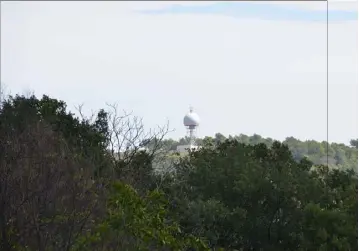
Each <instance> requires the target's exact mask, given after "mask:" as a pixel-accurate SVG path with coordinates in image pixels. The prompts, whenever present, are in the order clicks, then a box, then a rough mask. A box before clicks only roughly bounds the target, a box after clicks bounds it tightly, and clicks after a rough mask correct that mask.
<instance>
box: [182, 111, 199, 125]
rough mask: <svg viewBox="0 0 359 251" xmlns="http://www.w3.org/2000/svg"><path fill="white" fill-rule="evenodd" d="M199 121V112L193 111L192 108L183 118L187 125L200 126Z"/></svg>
mask: <svg viewBox="0 0 359 251" xmlns="http://www.w3.org/2000/svg"><path fill="white" fill-rule="evenodd" d="M199 122H200V119H199V116H198V115H197V113H195V112H193V110H192V109H191V110H190V112H189V113H187V114H186V116H184V118H183V124H184V125H185V126H198V125H199Z"/></svg>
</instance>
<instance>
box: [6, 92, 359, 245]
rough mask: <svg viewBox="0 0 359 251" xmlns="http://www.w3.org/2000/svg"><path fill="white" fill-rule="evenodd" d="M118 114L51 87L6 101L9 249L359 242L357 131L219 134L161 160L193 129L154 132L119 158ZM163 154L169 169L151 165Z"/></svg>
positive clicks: (121, 129)
mask: <svg viewBox="0 0 359 251" xmlns="http://www.w3.org/2000/svg"><path fill="white" fill-rule="evenodd" d="M111 118H112V119H111ZM113 121H116V119H114V117H113V116H112V117H111V116H110V115H109V114H108V113H107V112H105V110H100V111H99V112H98V113H97V116H96V117H95V119H94V120H88V119H84V118H82V119H79V118H76V117H75V116H74V114H72V113H70V112H67V111H66V104H65V103H64V102H63V101H59V100H56V99H52V98H49V97H48V96H43V97H42V98H41V99H37V98H36V97H34V96H32V97H30V98H25V97H24V96H15V97H10V98H9V99H7V100H5V101H4V103H3V105H2V107H1V109H0V122H1V123H0V129H1V130H0V171H1V174H2V175H1V176H0V181H1V183H0V194H1V196H0V238H1V239H0V249H1V250H31V251H35V250H40V251H47V250H51V251H52V250H53V251H57V250H59V251H60V250H61V251H62V250H68V251H69V250H72V251H80V250H98V251H104V250H110V251H111V250H113V251H115V250H116V251H117V250H133V251H137V250H163V251H165V250H179V251H180V250H266V251H267V250H268V251H279V250H300V251H316V250H323V251H324V250H337V251H351V250H357V222H358V211H357V208H358V199H357V191H358V186H357V173H356V172H357V158H358V149H357V146H358V144H357V140H352V141H351V142H350V146H346V145H344V144H336V143H332V144H327V142H316V141H313V140H311V141H306V142H302V141H300V140H298V139H295V138H293V137H288V138H287V139H286V140H285V141H284V142H282V143H281V142H278V141H274V140H273V139H271V138H263V137H261V136H260V135H256V134H255V135H253V136H247V135H243V134H241V135H238V136H229V138H228V139H227V138H226V137H225V136H224V135H223V134H220V133H217V134H216V135H215V137H214V138H212V137H205V138H203V139H197V143H198V144H200V145H201V146H202V148H201V149H200V150H199V151H194V152H190V153H189V154H187V155H180V154H176V153H175V152H172V153H171V154H169V156H168V158H167V159H161V158H159V156H156V155H155V154H154V153H155V151H152V150H154V149H156V147H158V146H160V147H161V148H162V149H164V150H168V151H173V150H175V149H176V147H177V146H178V145H179V144H187V143H188V138H183V139H180V140H179V141H175V140H171V139H167V140H161V139H162V137H147V136H146V137H145V139H144V140H141V139H138V138H135V141H136V142H140V143H139V146H141V147H146V148H147V149H150V150H149V151H147V152H146V151H132V150H131V151H127V152H125V153H123V152H121V153H118V154H117V157H118V158H115V157H114V155H113V154H114V152H113V151H111V150H113V149H110V146H111V145H112V143H113V142H112V141H111V140H112V139H113V138H112V137H113V135H115V136H116V135H117V134H118V133H120V132H121V131H126V130H124V129H123V128H118V130H117V131H115V130H113V128H112V129H111V122H113ZM118 124H121V123H118ZM124 124H126V122H124ZM135 124H136V123H135ZM134 128H137V127H134ZM140 128H142V127H140ZM125 136H126V135H125ZM155 161H157V162H156V165H158V164H163V165H171V167H172V166H173V169H171V172H167V173H166V172H162V173H161V172H154V171H155V170H154V163H155ZM166 161H167V162H166ZM159 162H160V163H159Z"/></svg>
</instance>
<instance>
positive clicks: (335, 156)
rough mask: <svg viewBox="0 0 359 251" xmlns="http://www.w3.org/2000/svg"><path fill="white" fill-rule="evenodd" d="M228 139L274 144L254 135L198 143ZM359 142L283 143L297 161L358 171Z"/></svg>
mask: <svg viewBox="0 0 359 251" xmlns="http://www.w3.org/2000/svg"><path fill="white" fill-rule="evenodd" d="M226 139H230V140H237V141H238V142H240V143H244V144H249V145H256V144H260V143H263V144H265V145H266V146H271V145H272V144H273V142H274V140H273V139H271V138H263V137H261V136H260V135H257V134H254V135H252V136H248V135H244V134H240V135H235V136H232V135H230V136H229V137H228V138H226V137H225V136H224V135H223V134H220V133H216V134H215V136H214V138H212V137H204V138H203V139H201V138H198V139H197V140H196V143H197V144H198V145H201V146H205V145H213V146H215V145H218V144H221V143H223V142H224V141H225V140H226ZM167 142H171V144H168V143H167V149H171V150H175V149H176V147H177V145H181V144H185V143H186V142H187V141H186V139H185V138H182V139H180V140H179V141H175V140H172V139H171V140H168V141H167ZM357 142H358V141H357V140H351V141H350V146H351V147H349V146H346V145H344V144H337V143H331V144H328V143H327V142H325V141H323V142H317V141H314V140H308V141H300V140H298V139H296V138H294V137H288V138H286V139H285V140H284V141H283V143H284V144H286V145H288V147H289V149H290V151H291V153H292V155H293V158H294V159H295V160H296V161H300V160H301V159H302V158H304V157H306V158H308V159H309V160H310V161H312V162H313V163H314V164H317V165H319V164H323V165H329V167H331V168H344V169H353V170H356V171H357V170H358V162H357V159H358V148H357Z"/></svg>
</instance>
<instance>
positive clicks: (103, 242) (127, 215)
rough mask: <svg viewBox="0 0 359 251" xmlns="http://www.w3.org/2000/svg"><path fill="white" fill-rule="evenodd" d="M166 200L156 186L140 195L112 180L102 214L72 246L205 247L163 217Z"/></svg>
mask: <svg viewBox="0 0 359 251" xmlns="http://www.w3.org/2000/svg"><path fill="white" fill-rule="evenodd" d="M166 204H167V202H166V200H165V199H164V197H163V195H162V193H161V192H159V191H158V190H155V191H152V192H149V193H148V194H147V195H146V196H145V197H144V198H141V197H139V196H138V194H137V193H136V191H135V190H133V188H131V186H129V185H125V184H123V183H120V182H116V183H115V184H114V185H113V188H112V190H111V194H110V196H109V200H108V204H107V215H106V218H105V219H104V220H103V221H102V222H101V223H99V224H98V225H97V227H96V228H95V229H94V230H93V231H92V232H91V233H90V234H88V235H87V236H83V237H81V238H80V239H79V241H78V245H77V246H76V247H75V248H74V250H88V249H89V248H90V247H91V249H92V250H151V249H155V250H164V248H170V250H186V249H187V248H190V247H191V248H194V249H195V250H207V248H206V246H205V244H204V243H203V242H202V241H201V240H200V239H198V238H194V237H192V236H184V235H183V234H182V233H181V230H180V226H179V225H178V224H177V223H176V222H173V221H172V220H170V219H168V218H166V216H167V214H168V213H167V206H166ZM96 244H97V245H96ZM150 247H151V248H150Z"/></svg>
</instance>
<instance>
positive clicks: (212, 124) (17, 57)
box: [1, 1, 358, 143]
mask: <svg viewBox="0 0 359 251" xmlns="http://www.w3.org/2000/svg"><path fill="white" fill-rule="evenodd" d="M329 19H330V24H329V141H330V142H333V141H334V142H342V143H348V142H349V140H350V139H352V138H357V137H358V136H357V132H358V86H357V85H358V72H357V71H358V58H357V55H358V51H357V50H358V47H357V46H358V41H357V38H358V34H357V32H358V25H357V3H356V2H353V1H351V2H343V1H340V2H330V3H329ZM326 41H327V40H326V2H312V3H308V2H227V3H225V2H115V1H114V2H101V1H97V2H90V1H88V2H71V1H67V2H57V1H54V2H50V1H47V2H45V1H44V2H28V1H23V2H12V1H11V2H10V1H9V2H1V82H2V83H5V85H6V86H7V90H8V91H10V92H11V93H12V94H16V93H19V92H20V93H23V92H24V91H26V90H32V91H34V92H35V94H36V95H42V94H48V95H50V96H53V97H55V98H59V99H62V100H64V101H66V102H67V103H68V106H69V108H70V109H71V110H74V109H73V107H74V106H75V105H77V104H81V103H84V104H85V108H87V111H90V110H91V109H93V110H94V109H99V108H102V107H104V106H105V103H106V102H109V103H113V102H116V103H118V105H119V107H120V108H123V109H125V110H128V111H133V112H134V113H135V114H136V115H139V116H142V117H143V118H144V121H145V123H146V125H147V126H148V127H153V126H155V125H157V124H164V123H166V120H169V122H170V126H171V127H172V128H174V129H175V132H173V133H171V134H170V135H169V136H170V137H173V138H179V137H181V136H183V135H185V129H184V127H183V124H182V119H183V116H184V115H185V113H186V112H187V111H188V108H189V106H190V105H192V106H193V107H194V109H195V111H196V112H197V113H198V114H199V116H200V117H201V125H200V128H199V131H198V134H199V136H206V135H214V134H215V133H216V132H221V133H223V134H224V135H228V134H232V135H235V134H240V133H244V134H250V135H251V134H254V133H257V134H260V135H262V136H265V137H271V138H274V139H279V140H283V139H285V137H288V136H294V137H296V138H299V139H302V140H305V139H315V140H320V141H322V140H326V135H327V127H326V121H327V113H326V108H327V99H326V90H327V88H326V84H327V73H326V63H327V54H326Z"/></svg>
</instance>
